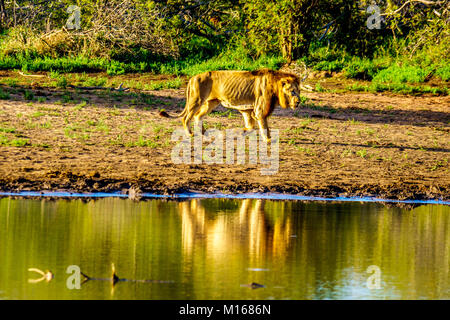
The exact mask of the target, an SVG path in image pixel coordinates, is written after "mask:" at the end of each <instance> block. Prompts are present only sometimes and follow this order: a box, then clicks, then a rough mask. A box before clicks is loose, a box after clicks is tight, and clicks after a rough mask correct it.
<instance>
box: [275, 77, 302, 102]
mask: <svg viewBox="0 0 450 320" xmlns="http://www.w3.org/2000/svg"><path fill="white" fill-rule="evenodd" d="M278 99H279V101H280V106H281V107H282V108H288V107H289V108H291V109H295V108H296V107H297V106H298V104H299V103H300V88H299V81H298V79H297V78H296V77H295V76H288V77H283V78H282V79H280V80H279V82H278Z"/></svg>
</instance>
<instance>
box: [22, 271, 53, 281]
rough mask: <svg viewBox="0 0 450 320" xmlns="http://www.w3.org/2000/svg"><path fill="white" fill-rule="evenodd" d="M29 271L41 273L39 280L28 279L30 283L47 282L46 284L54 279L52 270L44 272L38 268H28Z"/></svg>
mask: <svg viewBox="0 0 450 320" xmlns="http://www.w3.org/2000/svg"><path fill="white" fill-rule="evenodd" d="M28 271H30V272H36V273H39V274H40V275H41V277H40V278H38V279H28V283H39V282H41V281H44V280H45V281H46V282H50V281H51V280H52V279H53V273H52V272H51V271H50V270H45V272H44V271H42V270H41V269H38V268H28Z"/></svg>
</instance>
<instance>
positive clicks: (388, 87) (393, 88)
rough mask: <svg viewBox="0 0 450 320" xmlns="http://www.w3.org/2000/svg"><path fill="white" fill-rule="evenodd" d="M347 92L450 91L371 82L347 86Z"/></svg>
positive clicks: (435, 92)
mask: <svg viewBox="0 0 450 320" xmlns="http://www.w3.org/2000/svg"><path fill="white" fill-rule="evenodd" d="M347 90H350V91H363V92H384V91H390V92H395V93H401V94H423V93H430V94H433V95H448V94H450V90H449V89H448V88H439V87H431V86H419V85H415V86H414V85H408V84H404V83H389V84H383V83H377V82H372V83H371V84H370V85H361V84H353V85H351V86H347Z"/></svg>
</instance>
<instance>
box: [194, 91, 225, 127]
mask: <svg viewBox="0 0 450 320" xmlns="http://www.w3.org/2000/svg"><path fill="white" fill-rule="evenodd" d="M219 104H220V101H219V100H216V99H214V100H208V101H206V103H205V104H203V105H202V107H201V108H200V110H198V112H197V113H196V114H195V116H194V125H195V126H196V127H199V126H200V127H201V129H202V134H203V133H205V128H204V127H203V123H202V118H203V117H204V116H205V115H207V114H208V113H210V112H211V111H213V110H214V109H215V108H216V107H217V106H218V105H219Z"/></svg>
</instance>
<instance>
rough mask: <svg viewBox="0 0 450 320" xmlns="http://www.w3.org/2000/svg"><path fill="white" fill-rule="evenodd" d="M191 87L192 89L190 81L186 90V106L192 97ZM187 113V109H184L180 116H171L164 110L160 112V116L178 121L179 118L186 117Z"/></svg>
mask: <svg viewBox="0 0 450 320" xmlns="http://www.w3.org/2000/svg"><path fill="white" fill-rule="evenodd" d="M190 87H191V84H190V81H189V82H188V86H187V88H186V105H187V103H188V102H189V97H190V95H189V93H190V91H191V90H190ZM186 112H187V108H186V107H185V108H184V110H183V111H182V112H181V113H179V114H177V115H173V116H172V115H170V114H168V113H167V112H166V111H164V110H162V111H160V112H159V115H160V116H161V117H164V118H171V119H178V118H181V117H184V116H185V115H186Z"/></svg>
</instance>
